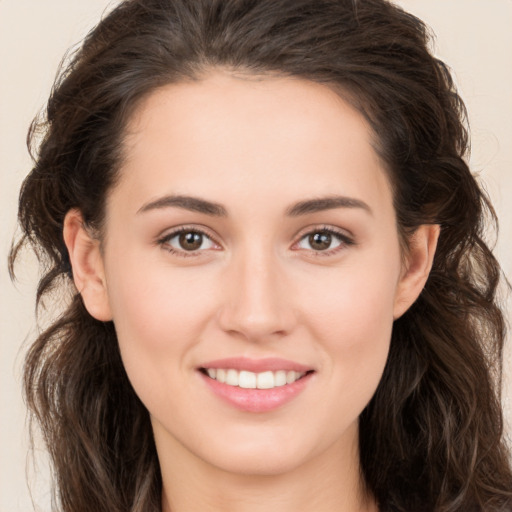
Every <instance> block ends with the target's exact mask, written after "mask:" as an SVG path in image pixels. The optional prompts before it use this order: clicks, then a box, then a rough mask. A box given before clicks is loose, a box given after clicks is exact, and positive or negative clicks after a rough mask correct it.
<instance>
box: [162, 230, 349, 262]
mask: <svg viewBox="0 0 512 512" xmlns="http://www.w3.org/2000/svg"><path fill="white" fill-rule="evenodd" d="M182 233H196V234H200V235H202V236H204V237H206V238H208V239H210V240H211V241H212V243H214V244H217V242H215V240H214V239H213V237H212V236H211V235H209V234H208V233H207V232H206V231H204V230H202V229H201V228H197V227H187V226H183V227H180V228H178V229H175V230H174V231H172V232H171V233H168V234H166V235H165V236H163V237H161V238H159V239H158V240H157V244H158V245H160V246H161V247H162V248H163V249H165V250H166V251H168V252H170V253H171V254H173V255H175V256H178V257H182V258H190V257H198V256H200V253H201V251H200V250H195V251H185V250H176V249H174V248H173V247H172V246H171V245H169V241H170V240H172V239H173V238H175V237H177V236H179V235H180V234H182ZM315 233H325V234H328V235H332V236H333V237H335V238H337V239H338V240H339V242H340V245H338V246H337V247H335V248H334V249H327V250H325V251H315V250H313V249H311V250H310V252H311V253H312V255H314V257H328V256H332V255H333V254H336V253H338V252H339V251H341V250H343V249H344V248H345V247H350V246H353V245H355V241H354V240H353V239H352V238H351V237H350V236H348V235H347V234H346V233H343V232H341V231H338V230H336V229H333V228H332V227H328V226H318V227H314V228H313V229H310V230H309V231H307V232H306V233H303V234H301V235H300V237H299V240H298V241H297V242H295V243H294V244H293V245H294V246H296V245H297V244H299V243H300V242H301V241H302V240H304V239H305V238H306V237H308V236H311V235H313V234H315ZM217 245H218V244H217Z"/></svg>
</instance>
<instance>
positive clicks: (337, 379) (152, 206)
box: [64, 71, 439, 512]
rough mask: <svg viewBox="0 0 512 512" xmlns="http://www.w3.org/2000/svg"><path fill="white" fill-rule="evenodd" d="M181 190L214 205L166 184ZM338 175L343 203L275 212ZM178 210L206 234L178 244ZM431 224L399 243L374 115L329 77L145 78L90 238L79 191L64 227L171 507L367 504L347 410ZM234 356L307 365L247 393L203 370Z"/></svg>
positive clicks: (410, 285) (323, 193)
mask: <svg viewBox="0 0 512 512" xmlns="http://www.w3.org/2000/svg"><path fill="white" fill-rule="evenodd" d="M175 195H180V196H181V195H183V196H193V197H195V198H200V199H202V200H207V201H210V202H213V203H216V204H218V205H221V206H222V208H223V209H224V210H225V215H223V216H215V215H211V214H208V213H204V212H198V211H191V210H189V209H187V208H183V207H179V206H176V205H169V204H168V203H169V201H168V199H164V200H162V198H165V197H168V196H175ZM335 195H336V196H343V197H345V198H350V200H351V201H352V203H350V202H349V204H346V203H347V201H345V204H342V205H341V206H340V205H338V206H337V207H331V208H328V209H320V210H319V211H314V212H309V213H304V212H302V214H300V215H293V216H291V215H289V210H290V208H291V207H292V206H293V205H295V204H296V203H298V202H301V201H307V200H311V199H318V198H324V197H333V196H335ZM353 200H356V201H358V202H360V203H357V204H354V201H353ZM363 203H364V204H363ZM331 206H332V205H331ZM179 227H186V228H189V229H192V230H193V229H200V230H201V231H204V232H205V233H207V234H208V237H204V238H203V242H202V245H201V246H200V248H199V249H197V250H193V251H189V252H188V253H187V251H185V250H184V249H183V248H182V246H180V244H179V239H178V237H176V236H175V237H174V238H172V234H173V230H174V229H175V228H179ZM325 228H328V229H331V230H334V231H336V232H337V233H339V234H340V236H341V238H340V237H339V236H338V235H331V236H332V238H331V245H330V246H329V248H328V249H326V250H324V249H321V250H320V249H318V247H317V246H313V245H311V241H310V239H309V237H308V235H309V234H310V233H315V232H316V233H318V232H319V231H320V232H322V230H323V229H325ZM438 232H439V230H438V227H437V226H421V227H420V228H419V229H418V230H417V232H416V233H415V235H414V236H413V237H412V239H411V241H410V250H409V251H408V252H407V254H406V255H404V254H402V252H401V245H400V240H399V236H398V233H397V228H396V218H395V212H394V209H393V203H392V193H391V188H390V185H389V181H388V177H387V174H386V170H385V168H384V165H383V163H382V162H381V161H380V160H379V158H378V156H377V154H376V152H375V150H374V149H373V146H372V133H371V130H370V128H369V127H368V125H367V124H366V122H365V120H364V118H363V117H362V116H361V115H360V114H359V113H358V112H357V111H356V110H354V109H353V108H352V107H351V106H350V105H349V104H348V103H346V102H345V101H343V100H342V99H341V98H340V97H339V96H338V95H336V94H335V93H334V92H333V91H332V90H330V89H329V88H327V87H325V86H322V85H319V84H314V83H311V82H307V81H302V80H299V79H290V78H277V77H270V76H267V77H259V78H256V77H247V76H246V77H240V76H234V75H232V74H229V73H227V72H221V71H217V72H212V73H210V74H209V75H207V76H206V77H204V78H203V79H202V80H199V81H196V82H190V83H182V84H173V85H169V86H166V87H164V88H162V89H160V90H158V91H156V92H154V93H152V94H151V95H150V96H149V97H148V98H146V100H145V101H144V102H143V103H142V104H141V105H140V106H139V108H138V110H137V112H136V114H135V115H134V116H133V118H132V119H131V120H130V123H129V126H128V127H127V135H126V139H125V159H124V163H123V165H122V169H121V179H120V181H119V182H118V184H117V185H116V186H115V188H114V189H113V190H111V191H110V193H109V196H108V201H107V221H106V227H105V233H104V235H103V239H102V240H101V243H100V241H99V240H98V239H97V238H96V237H94V236H93V234H91V233H90V232H89V231H88V230H87V229H86V228H85V227H84V226H83V223H82V220H81V216H80V212H79V211H76V210H73V211H71V212H69V213H68V215H67V217H66V222H65V227H64V236H65V241H66V244H67V246H68V249H69V252H70V256H71V261H72V265H73V271H74V278H75V283H76V286H77V288H78V290H79V291H80V293H81V294H82V296H83V298H84V302H85V304H86V307H87V308H88V310H89V312H90V313H91V314H92V315H93V316H94V317H95V318H97V319H100V320H104V321H107V320H111V319H113V321H114V324H115V327H116V331H117V334H118V338H119V344H120V349H121V354H122V358H123V362H124V364H125V367H126V371H127V374H128V376H129V378H130V380H131V382H132V385H133V387H134V389H135V391H136V392H137V393H138V395H139V397H140V398H141V400H142V402H143V403H144V405H145V406H146V407H147V408H148V410H149V412H150V415H151V421H152V425H153V430H154V434H155V441H156V446H157V451H158V455H159V460H160V463H161V469H162V477H163V485H164V491H163V502H162V508H163V510H164V511H165V512H167V511H170V510H171V509H172V511H173V512H180V511H195V510H201V511H217V510H222V511H244V512H255V511H262V510H266V511H268V510H276V511H280V512H286V511H296V510H304V511H309V510H311V511H313V510H315V511H317V510H322V511H325V512H328V511H331V510H333V511H334V510H336V511H345V512H352V511H354V512H355V511H372V510H377V508H376V504H375V503H374V501H373V500H372V498H371V496H366V495H365V493H364V491H363V486H362V482H361V481H360V476H359V475H360V473H359V457H358V448H357V446H358V417H359V415H360V413H361V411H362V410H363V409H364V407H365V406H366V404H367V403H368V401H369V400H370V398H371V397H372V395H373V393H374V392H375V389H376V387H377V385H378V383H379V380H380V377H381V375H382V372H383V369H384V365H385V362H386V357H387V354H388V349H389V342H390V336H391V329H392V325H393V320H394V319H396V318H397V317H399V316H400V315H402V314H403V313H404V312H405V311H406V310H407V308H408V307H409V306H410V305H411V304H412V303H413V302H414V300H415V299H416V298H417V296H418V294H419V293H420V292H421V289H422V288H423V286H424V284H425V281H426V279H427V276H428V273H429V270H430V267H431V264H432V258H433V254H434V251H435V245H436V241H437V236H438ZM166 237H167V238H166ZM169 249H171V250H172V249H173V250H174V251H178V252H177V253H176V252H175V253H173V252H170V250H169ZM184 254H185V256H184ZM236 356H244V357H249V358H252V359H260V358H265V357H280V358H284V359H288V360H292V361H295V362H298V363H301V364H304V365H306V366H308V367H310V368H312V369H314V373H313V374H312V376H311V377H310V379H309V381H308V383H307V385H306V387H305V389H304V390H303V391H302V393H300V394H299V395H297V396H296V397H295V398H294V399H293V400H292V401H291V402H289V403H287V404H285V405H284V406H282V407H280V408H278V409H276V410H272V411H270V412H265V413H252V412H247V411H241V410H239V409H237V408H235V407H233V406H232V405H231V404H227V403H225V402H223V401H222V400H220V399H219V398H218V397H217V396H215V395H214V394H213V393H212V392H211V390H210V389H209V388H208V386H206V385H205V383H204V378H203V376H202V375H201V374H200V373H199V372H198V370H197V368H198V366H201V365H202V364H204V363H205V362H207V361H212V360H214V359H219V358H225V357H236Z"/></svg>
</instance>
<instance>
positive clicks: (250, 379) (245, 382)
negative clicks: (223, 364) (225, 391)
mask: <svg viewBox="0 0 512 512" xmlns="http://www.w3.org/2000/svg"><path fill="white" fill-rule="evenodd" d="M230 371H235V370H230ZM238 385H239V386H240V387H241V388H246V389H254V388H255V387H256V374H255V373H252V372H245V371H242V372H240V374H239V375H238Z"/></svg>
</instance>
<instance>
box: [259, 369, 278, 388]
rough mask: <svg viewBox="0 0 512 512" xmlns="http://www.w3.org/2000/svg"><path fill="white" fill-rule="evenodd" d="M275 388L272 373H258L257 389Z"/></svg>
mask: <svg viewBox="0 0 512 512" xmlns="http://www.w3.org/2000/svg"><path fill="white" fill-rule="evenodd" d="M274 386H275V379H274V374H273V373H272V372H263V373H258V383H257V386H256V387H257V388H258V389H272V388H273V387H274Z"/></svg>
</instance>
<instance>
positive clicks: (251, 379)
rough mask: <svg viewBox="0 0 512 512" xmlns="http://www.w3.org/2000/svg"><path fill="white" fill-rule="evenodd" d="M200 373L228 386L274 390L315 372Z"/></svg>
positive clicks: (211, 370) (203, 370)
mask: <svg viewBox="0 0 512 512" xmlns="http://www.w3.org/2000/svg"><path fill="white" fill-rule="evenodd" d="M199 371H200V372H201V373H203V375H206V376H208V377H209V378H210V379H213V380H216V381H217V382H220V383H221V384H226V385H227V386H233V387H239V388H243V389H274V388H280V387H283V386H288V385H290V384H293V383H294V382H296V381H298V380H300V379H303V378H304V377H305V376H306V375H309V374H311V373H313V371H314V370H308V371H305V372H298V371H295V370H277V371H271V370H267V371H264V372H258V373H256V372H251V371H248V370H240V371H239V370H237V369H235V368H200V369H199Z"/></svg>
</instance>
